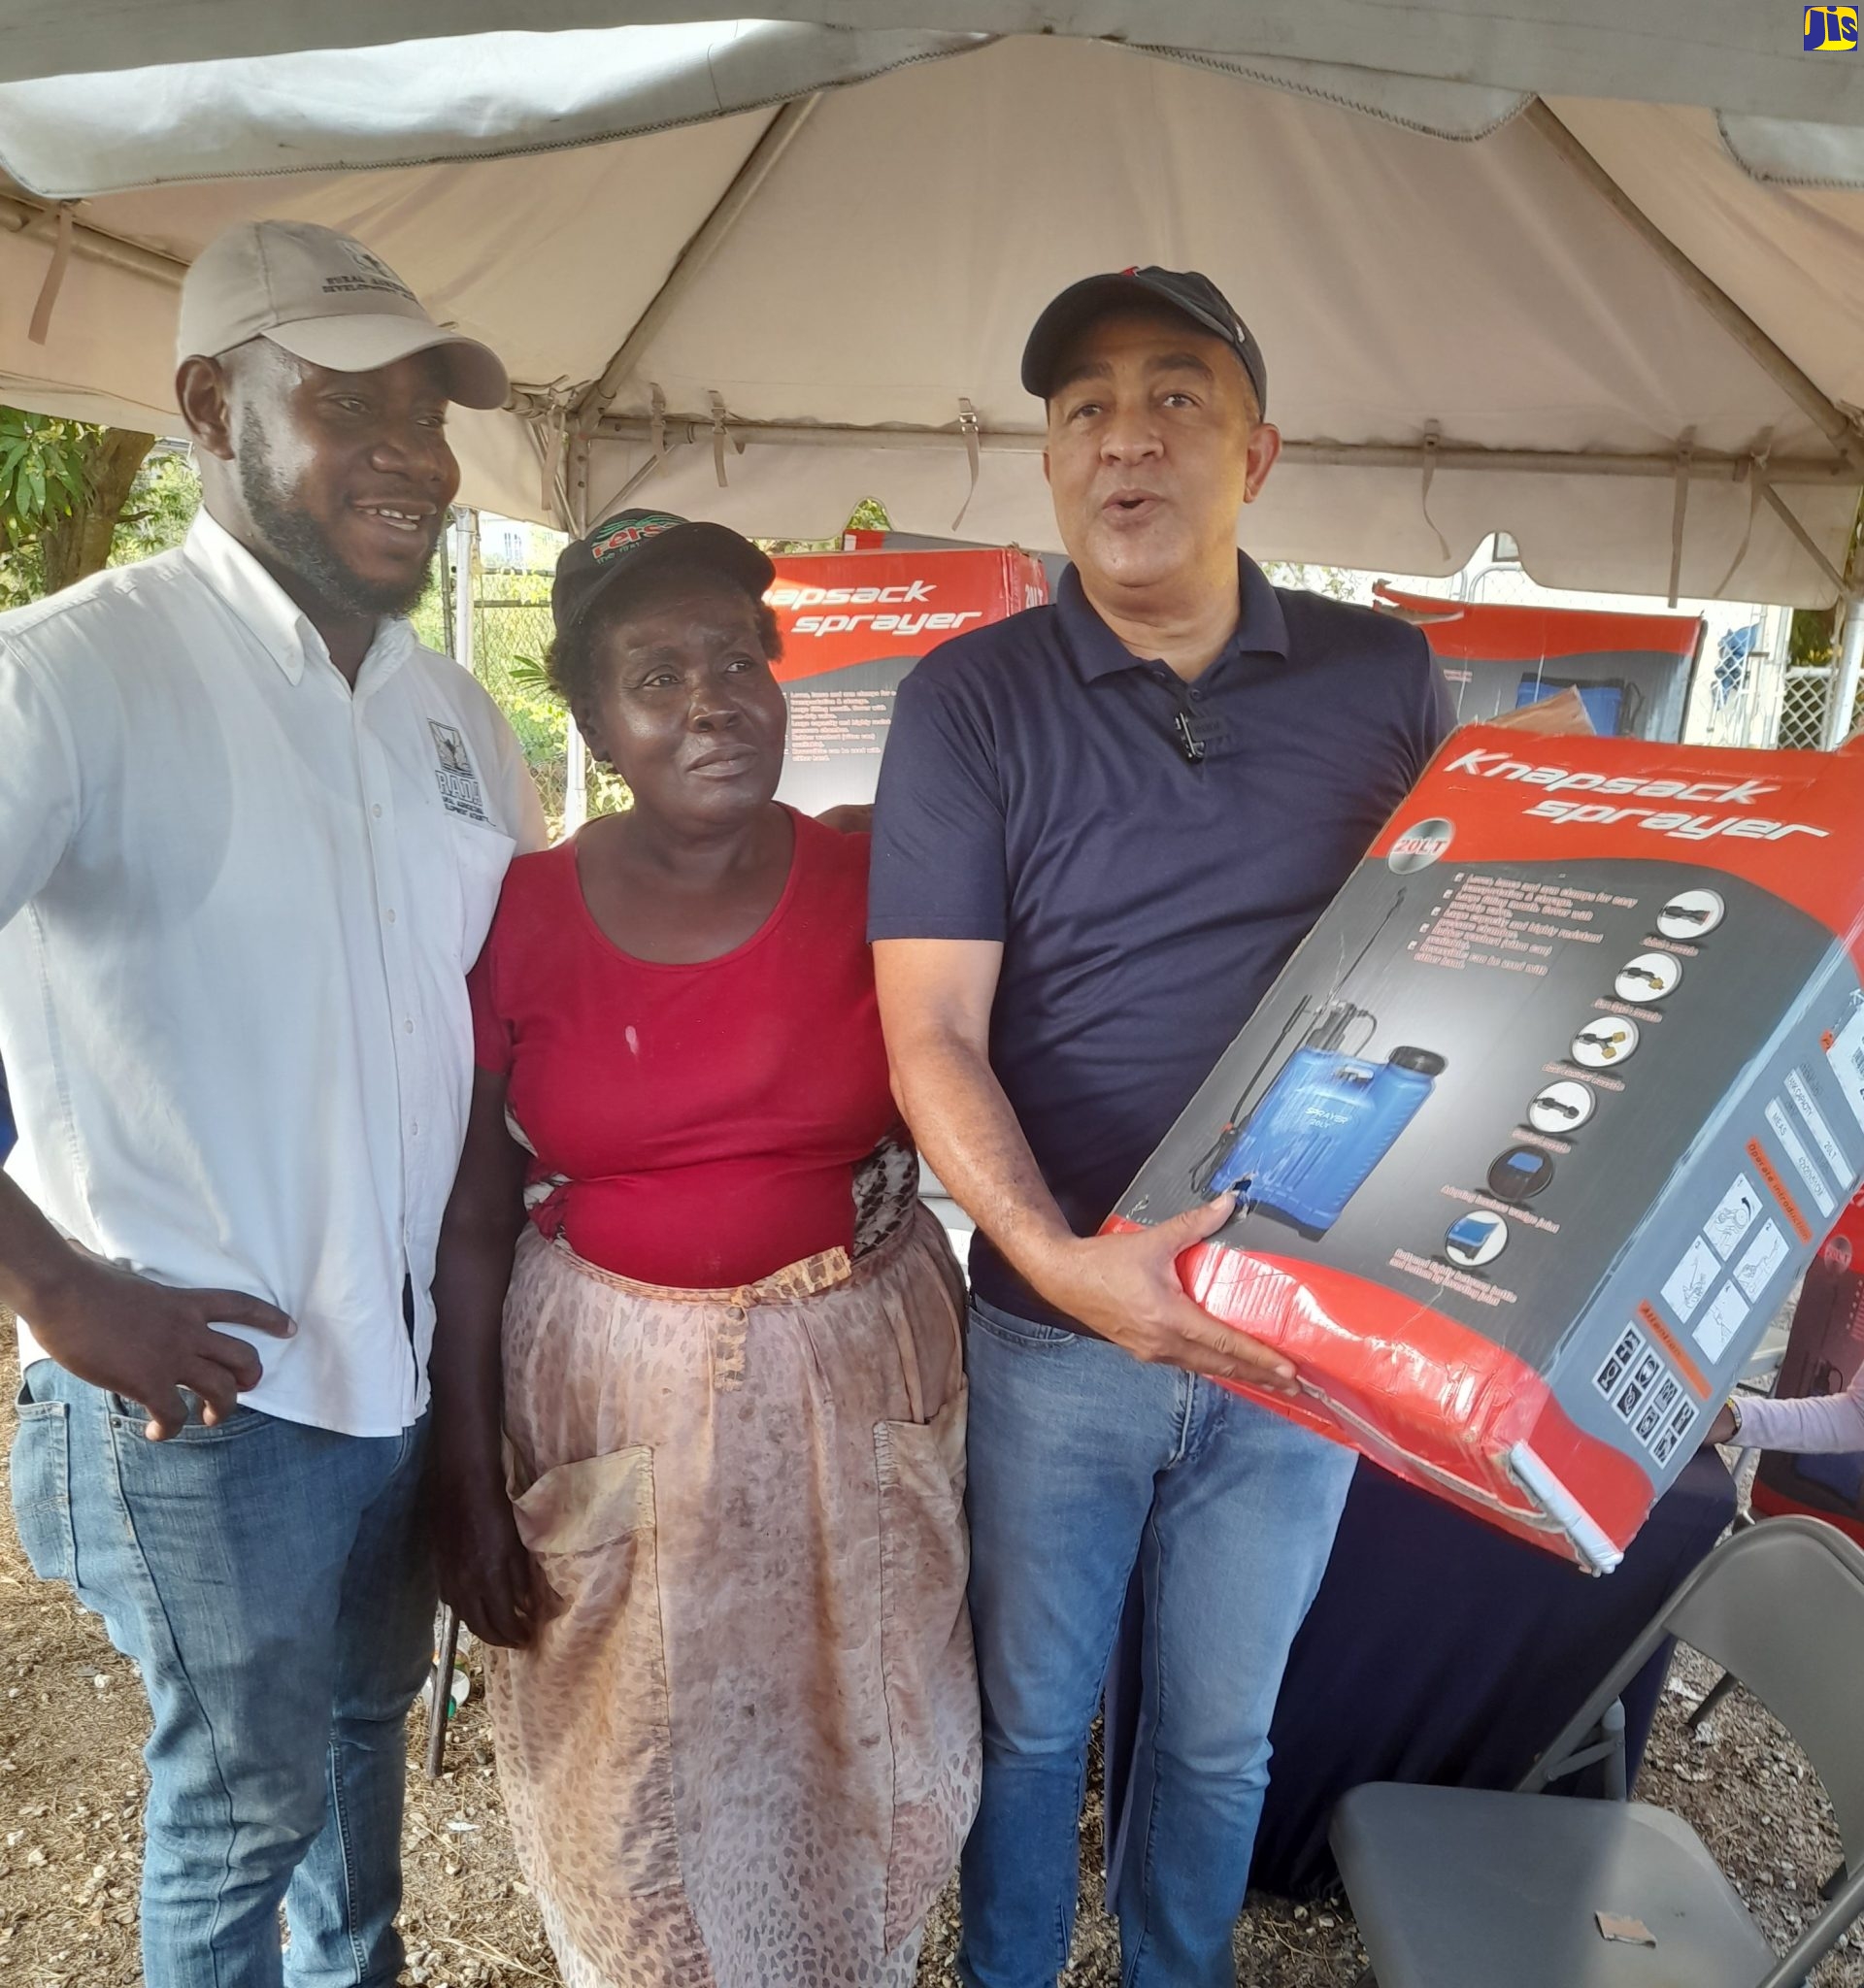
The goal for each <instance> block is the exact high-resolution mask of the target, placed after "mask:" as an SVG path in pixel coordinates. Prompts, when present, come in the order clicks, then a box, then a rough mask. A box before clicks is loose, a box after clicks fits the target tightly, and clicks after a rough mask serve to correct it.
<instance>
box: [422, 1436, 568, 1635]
mask: <svg viewBox="0 0 1864 1988" xmlns="http://www.w3.org/2000/svg"><path fill="white" fill-rule="evenodd" d="M434 1494H435V1495H434V1550H435V1555H436V1558H437V1559H438V1561H439V1567H440V1597H441V1600H442V1601H444V1602H445V1603H446V1604H447V1605H448V1607H450V1608H453V1609H455V1610H457V1611H458V1614H459V1618H460V1620H461V1621H462V1622H464V1623H465V1625H466V1626H467V1628H468V1629H470V1630H471V1631H472V1632H473V1634H474V1635H475V1636H476V1637H478V1638H479V1639H480V1640H481V1641H482V1642H489V1643H496V1644H498V1645H499V1646H500V1647H501V1648H504V1649H523V1648H524V1647H525V1646H526V1645H527V1644H528V1643H529V1642H530V1640H531V1639H532V1638H533V1637H534V1636H535V1635H536V1634H537V1626H538V1623H539V1621H540V1620H541V1619H542V1616H543V1603H544V1598H545V1594H546V1588H545V1584H544V1580H543V1576H542V1575H541V1574H539V1573H538V1569H537V1563H536V1562H535V1561H534V1560H533V1559H532V1558H531V1556H530V1554H529V1552H528V1551H527V1550H526V1548H525V1545H524V1541H522V1540H520V1539H519V1538H518V1536H517V1521H516V1518H515V1517H514V1516H513V1514H512V1501H511V1500H510V1498H508V1497H507V1496H506V1494H505V1484H504V1480H503V1478H502V1476H501V1475H500V1474H498V1472H497V1471H496V1469H492V1470H485V1469H481V1470H477V1471H472V1472H462V1471H459V1470H449V1469H448V1468H446V1467H445V1466H444V1465H443V1467H442V1468H441V1470H440V1472H439V1473H438V1474H437V1476H436V1481H435V1485H434Z"/></svg>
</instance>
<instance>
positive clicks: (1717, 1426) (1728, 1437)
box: [1702, 1402, 1735, 1449]
mask: <svg viewBox="0 0 1864 1988" xmlns="http://www.w3.org/2000/svg"><path fill="white" fill-rule="evenodd" d="M1734 1440H1735V1411H1734V1409H1733V1408H1730V1407H1729V1406H1728V1404H1727V1403H1726V1402H1723V1403H1722V1405H1721V1412H1720V1413H1719V1414H1718V1415H1716V1417H1715V1419H1714V1421H1713V1422H1711V1423H1710V1425H1709V1433H1708V1435H1707V1436H1705V1437H1704V1438H1703V1439H1702V1446H1703V1448H1704V1449H1707V1448H1709V1447H1710V1445H1711V1444H1713V1443H1717V1442H1732V1441H1734Z"/></svg>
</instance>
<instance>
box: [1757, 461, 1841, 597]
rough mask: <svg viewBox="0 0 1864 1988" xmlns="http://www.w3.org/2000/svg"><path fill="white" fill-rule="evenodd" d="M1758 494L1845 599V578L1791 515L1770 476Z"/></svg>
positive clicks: (1810, 535) (1804, 528) (1816, 542)
mask: <svg viewBox="0 0 1864 1988" xmlns="http://www.w3.org/2000/svg"><path fill="white" fill-rule="evenodd" d="M1760 494H1761V495H1762V496H1763V497H1764V498H1766V500H1767V508H1768V510H1769V511H1771V512H1772V513H1773V514H1774V515H1775V516H1776V517H1778V518H1779V519H1780V521H1781V524H1783V525H1784V526H1785V527H1786V529H1787V530H1788V531H1789V532H1791V533H1792V535H1793V537H1794V538H1796V539H1797V540H1798V541H1799V543H1800V545H1801V546H1802V547H1804V548H1805V552H1806V556H1807V557H1808V558H1809V559H1811V560H1812V561H1813V563H1814V565H1815V566H1816V567H1817V568H1818V570H1819V571H1820V572H1821V573H1822V574H1823V575H1824V576H1825V578H1826V579H1827V580H1830V581H1831V583H1832V584H1833V586H1835V587H1836V588H1837V589H1838V596H1839V599H1840V600H1843V599H1844V598H1845V597H1846V592H1847V589H1846V585H1845V576H1844V575H1843V574H1842V573H1841V572H1839V570H1838V568H1837V567H1836V566H1834V565H1833V564H1832V562H1831V561H1830V560H1829V559H1828V558H1826V556H1825V554H1824V553H1823V552H1821V551H1820V550H1819V548H1818V541H1817V540H1816V539H1814V537H1813V535H1812V533H1811V532H1809V531H1808V530H1807V529H1806V527H1805V526H1804V525H1803V524H1801V523H1800V521H1799V519H1798V518H1796V517H1795V516H1794V515H1793V514H1792V511H1791V509H1790V508H1789V506H1788V505H1787V503H1786V500H1785V498H1783V497H1782V496H1781V494H1780V492H1779V491H1778V490H1776V489H1775V488H1774V483H1773V478H1772V476H1771V475H1770V476H1769V477H1768V479H1767V480H1766V481H1765V482H1763V483H1762V484H1761V486H1760Z"/></svg>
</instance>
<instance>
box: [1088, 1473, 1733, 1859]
mask: <svg viewBox="0 0 1864 1988" xmlns="http://www.w3.org/2000/svg"><path fill="white" fill-rule="evenodd" d="M1734 1510H1735V1488H1734V1484H1733V1481H1732V1480H1731V1479H1730V1477H1729V1475H1728V1472H1727V1470H1726V1468H1725V1467H1724V1466H1723V1464H1722V1462H1721V1459H1720V1458H1719V1457H1718V1456H1717V1455H1716V1454H1715V1452H1714V1450H1713V1449H1705V1450H1703V1451H1701V1452H1700V1453H1699V1454H1698V1455H1697V1456H1696V1457H1694V1458H1693V1459H1692V1460H1691V1462H1690V1463H1689V1464H1688V1465H1687V1466H1686V1467H1685V1468H1684V1470H1683V1472H1682V1474H1681V1476H1680V1477H1679V1478H1678V1479H1677V1481H1676V1483H1675V1484H1673V1485H1672V1486H1671V1488H1670V1489H1669V1490H1668V1491H1667V1492H1666V1493H1665V1494H1664V1495H1663V1497H1662V1498H1660V1499H1659V1500H1658V1501H1657V1504H1656V1507H1655V1508H1654V1509H1653V1510H1652V1511H1651V1513H1650V1516H1649V1518H1648V1519H1647V1520H1646V1521H1645V1525H1644V1529H1643V1530H1642V1531H1641V1532H1640V1533H1639V1534H1638V1536H1637V1538H1636V1539H1635V1540H1633V1541H1632V1542H1631V1544H1630V1546H1629V1548H1628V1549H1627V1550H1626V1552H1625V1556H1624V1559H1623V1561H1622V1563H1621V1564H1620V1565H1619V1566H1618V1568H1617V1569H1616V1571H1615V1572H1614V1573H1613V1574H1607V1575H1605V1576H1604V1577H1602V1578H1594V1577H1593V1576H1591V1575H1588V1574H1583V1573H1581V1571H1580V1569H1579V1568H1578V1567H1576V1566H1574V1565H1572V1564H1571V1563H1570V1562H1568V1561H1565V1560H1562V1559H1559V1558H1556V1557H1555V1556H1554V1555H1553V1554H1551V1553H1548V1552H1547V1551H1545V1550H1544V1549H1543V1548H1541V1547H1538V1546H1530V1545H1528V1544H1527V1543H1526V1542H1525V1541H1519V1540H1516V1539H1515V1538H1513V1537H1512V1536H1511V1535H1509V1534H1507V1533H1504V1532H1501V1531H1499V1530H1497V1529H1496V1528H1495V1527H1493V1526H1490V1525H1488V1524H1486V1523H1484V1522H1483V1521H1482V1520H1481V1519H1478V1518H1473V1517H1471V1516H1470V1515H1469V1514H1467V1513H1465V1512H1462V1511H1459V1510H1457V1509H1456V1508H1454V1507H1453V1506H1450V1505H1447V1504H1445V1503H1444V1502H1443V1501H1442V1500H1441V1499H1438V1498H1434V1497H1432V1496H1430V1495H1429V1494H1428V1493H1427V1492H1423V1491H1417V1490H1414V1489H1413V1488H1412V1487H1411V1486H1410V1485H1408V1484H1402V1483H1400V1482H1399V1481H1398V1479H1397V1478H1395V1477H1393V1476H1391V1475H1389V1474H1387V1473H1386V1472H1384V1471H1381V1470H1380V1469H1378V1468H1377V1467H1376V1466H1375V1465H1372V1464H1369V1463H1366V1462H1364V1461H1363V1460H1362V1461H1361V1463H1360V1465H1359V1468H1358V1471H1357V1472H1356V1473H1355V1474H1354V1477H1353V1483H1352V1490H1351V1492H1350V1493H1349V1495H1348V1499H1347V1508H1346V1511H1345V1513H1344V1515H1343V1516H1342V1518H1341V1521H1340V1532H1339V1536H1338V1538H1337V1540H1336V1541H1335V1542H1334V1549H1333V1558H1332V1560H1331V1561H1330V1562H1329V1563H1328V1567H1327V1572H1326V1575H1325V1578H1324V1579H1323V1580H1322V1581H1321V1584H1320V1591H1319V1593H1318V1595H1317V1596H1316V1597H1315V1604H1314V1607H1313V1608H1312V1609H1311V1610H1310V1612H1309V1615H1308V1619H1307V1621H1306V1622H1305V1623H1304V1624H1303V1626H1302V1629H1301V1633H1300V1635H1299V1636H1298V1637H1297V1638H1296V1639H1295V1642H1294V1647H1293V1649H1292V1651H1291V1652H1290V1653H1289V1657H1288V1669H1287V1674H1286V1676H1285V1677H1284V1678H1283V1680H1282V1695H1281V1698H1280V1699H1279V1701H1278V1702H1277V1705H1276V1710H1275V1721H1274V1724H1273V1726H1272V1727H1271V1729H1270V1738H1271V1739H1272V1741H1273V1744H1274V1747H1275V1758H1274V1763H1273V1766H1272V1768H1271V1771H1270V1773H1271V1777H1270V1783H1269V1793H1268V1801H1267V1803H1266V1805H1265V1806H1264V1808H1263V1811H1262V1825H1261V1830H1260V1832H1259V1834H1258V1836H1257V1838H1256V1844H1255V1863H1254V1867H1253V1869H1252V1871H1251V1873H1250V1881H1251V1883H1252V1884H1254V1885H1255V1886H1257V1887H1258V1888H1260V1889H1262V1890H1264V1891H1270V1892H1277V1893H1281V1894H1282V1895H1283V1896H1287V1897H1294V1898H1300V1897H1306V1896H1311V1895H1312V1894H1313V1893H1315V1891H1317V1890H1320V1889H1321V1888H1323V1887H1324V1886H1326V1885H1328V1884H1329V1883H1331V1882H1332V1880H1333V1877H1334V1865H1333V1856H1332V1852H1331V1851H1330V1850H1329V1849H1328V1847H1327V1823H1328V1820H1329V1818H1330V1816H1331V1814H1332V1810H1333V1805H1334V1804H1335V1803H1336V1802H1337V1801H1338V1800H1339V1799H1340V1797H1341V1796H1342V1795H1344V1794H1345V1793H1346V1791H1347V1790H1348V1788H1352V1787H1356V1786H1357V1785H1358V1784H1359V1783H1360V1782H1361V1781H1428V1782H1435V1783H1439V1784H1444V1785H1449V1786H1457V1787H1468V1788H1508V1787H1513V1786H1514V1785H1515V1782H1516V1781H1518V1780H1519V1779H1520V1777H1521V1775H1522V1774H1524V1773H1526V1772H1527V1770H1528V1768H1529V1767H1530V1766H1531V1765H1532V1764H1533V1761H1534V1758H1535V1756H1536V1755H1537V1754H1538V1753H1539V1752H1540V1751H1541V1749H1542V1748H1543V1747H1545V1746H1546V1745H1547V1743H1548V1741H1549V1740H1550V1739H1552V1738H1553V1737H1554V1735H1555V1734H1556V1733H1557V1732H1558V1731H1559V1730H1560V1728H1561V1727H1562V1726H1563V1725H1564V1724H1565V1723H1566V1721H1567V1720H1568V1719H1569V1718H1571V1717H1572V1715H1573V1714H1574V1713H1575V1712H1576V1711H1578V1710H1579V1708H1580V1706H1581V1704H1582V1703H1583V1702H1584V1700H1585V1696H1586V1694H1587V1692H1589V1691H1590V1690H1591V1689H1592V1688H1593V1686H1594V1685H1595V1684H1597V1682H1598V1681H1599V1679H1600V1678H1601V1677H1602V1676H1603V1675H1604V1674H1605V1673H1606V1672H1607V1671H1608V1670H1609V1669H1610V1668H1611V1666H1612V1664H1613V1661H1614V1659H1615V1658H1616V1657H1617V1656H1618V1655H1619V1654H1620V1653H1621V1652H1622V1651H1623V1650H1624V1648H1625V1646H1626V1645H1627V1644H1628V1643H1629V1642H1630V1641H1631V1640H1632V1639H1633V1637H1635V1636H1636V1635H1637V1633H1638V1631H1639V1630H1641V1629H1642V1628H1643V1627H1644V1626H1645V1624H1646V1623H1647V1622H1648V1621H1649V1619H1650V1618H1651V1616H1652V1615H1654V1614H1655V1613H1656V1612H1657V1610H1658V1608H1659V1607H1661V1606H1662V1605H1663V1602H1664V1600H1665V1598H1666V1597H1667V1596H1668V1595H1669V1594H1670V1593H1671V1591H1672V1590H1673V1589H1674V1588H1675V1587H1676V1586H1677V1584H1678V1583H1679V1582H1680V1581H1681V1579H1682V1577H1683V1575H1684V1574H1687V1573H1688V1572H1689V1571H1690V1569H1691V1568H1693V1567H1695V1566H1696V1565H1697V1563H1698V1562H1699V1561H1701V1560H1702V1559H1703V1558H1704V1556H1705V1555H1706V1554H1707V1553H1708V1552H1709V1550H1710V1548H1711V1547H1713V1546H1714V1543H1715V1541H1716V1540H1718V1539H1719V1538H1720V1537H1721V1534H1722V1533H1723V1531H1724V1530H1725V1529H1726V1528H1727V1526H1728V1524H1729V1522H1730V1521H1731V1520H1732V1518H1733V1517H1734ZM1138 1606H1139V1604H1138V1593H1137V1586H1135V1589H1134V1594H1133V1596H1132V1597H1131V1598H1130V1599H1129V1602H1128V1607H1127V1617H1126V1622H1125V1624H1124V1626H1123V1627H1122V1630H1121V1633H1120V1640H1119V1643H1118V1645H1117V1646H1116V1647H1115V1652H1114V1661H1113V1664H1112V1667H1111V1668H1110V1670H1109V1673H1108V1680H1107V1706H1106V1712H1107V1719H1106V1736H1107V1738H1106V1748H1107V1754H1106V1758H1107V1833H1108V1841H1109V1843H1110V1844H1112V1843H1115V1841H1116V1840H1117V1832H1118V1830H1119V1828H1120V1827H1121V1822H1122V1817H1123V1798H1124V1793H1125V1789H1126V1787H1127V1786H1128V1784H1129V1778H1130V1777H1129V1774H1128V1773H1127V1761H1128V1756H1129V1750H1130V1747H1131V1744H1132V1727H1133V1719H1134V1716H1135V1714H1136V1710H1137V1706H1138V1700H1139V1689H1138V1671H1137V1663H1138V1648H1139V1642H1138V1635H1137V1627H1138V1613H1137V1610H1138ZM1667 1663H1668V1646H1667V1645H1666V1646H1665V1648H1664V1649H1662V1650H1660V1651H1659V1652H1658V1654H1657V1656H1656V1657H1655V1658H1653V1659H1652V1661H1651V1663H1650V1664H1649V1665H1648V1666H1647V1667H1646V1668H1645V1670H1644V1671H1643V1672H1642V1673H1640V1674H1639V1675H1638V1677H1637V1678H1636V1679H1635V1680H1634V1681H1633V1683H1632V1685H1631V1686H1630V1687H1629V1688H1628V1689H1627V1690H1626V1692H1625V1694H1624V1709H1625V1722H1626V1733H1625V1738H1626V1745H1627V1748H1628V1751H1629V1765H1630V1769H1631V1772H1632V1773H1633V1774H1635V1773H1636V1772H1637V1767H1638V1762H1639V1760H1640V1759H1641V1758H1642V1755H1643V1752H1644V1745H1645V1741H1646V1739H1648V1737H1649V1731H1650V1722H1651V1719H1652V1718H1653V1717H1654V1716H1655V1713H1656V1706H1657V1698H1658V1694H1659V1693H1660V1692H1661V1690H1662V1688H1663V1677H1664V1671H1665V1668H1666V1666H1667ZM1597 1772H1598V1770H1596V1769H1593V1770H1588V1773H1592V1774H1594V1775H1596V1773H1597ZM1596 1785H1597V1784H1596V1782H1595V1783H1594V1786H1595V1787H1596Z"/></svg>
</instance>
